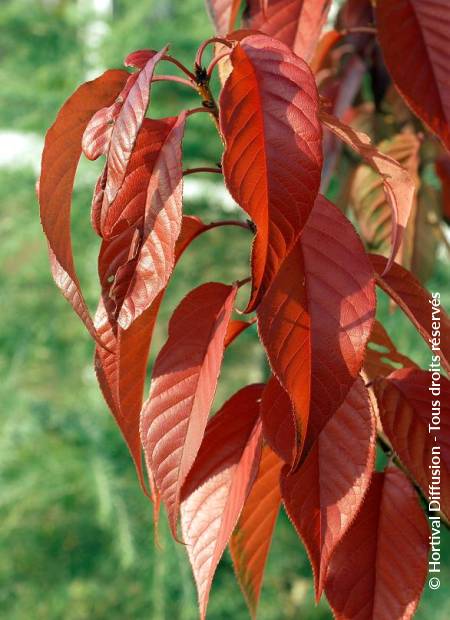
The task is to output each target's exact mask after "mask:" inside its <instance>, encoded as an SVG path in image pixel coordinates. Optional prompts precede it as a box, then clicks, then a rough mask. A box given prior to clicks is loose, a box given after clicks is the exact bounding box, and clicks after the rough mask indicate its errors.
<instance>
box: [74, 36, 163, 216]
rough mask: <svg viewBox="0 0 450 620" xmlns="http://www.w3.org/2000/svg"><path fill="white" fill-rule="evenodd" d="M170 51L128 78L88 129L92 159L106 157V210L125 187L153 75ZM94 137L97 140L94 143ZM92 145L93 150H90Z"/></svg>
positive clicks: (85, 140)
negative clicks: (120, 90) (121, 89)
mask: <svg viewBox="0 0 450 620" xmlns="http://www.w3.org/2000/svg"><path fill="white" fill-rule="evenodd" d="M166 50H167V48H163V49H162V50H161V51H160V52H158V53H157V54H155V55H154V56H151V57H150V58H149V60H148V61H147V63H146V64H145V65H144V67H143V68H142V69H141V70H140V71H138V72H136V73H133V74H131V75H129V77H128V81H127V84H126V86H125V87H124V89H123V91H122V92H121V93H120V96H119V97H118V98H117V100H116V101H115V102H114V103H113V104H112V105H111V106H109V108H105V109H103V110H99V112H97V114H96V116H95V117H94V118H93V119H92V121H91V123H90V125H89V126H88V127H87V129H86V133H85V136H84V138H83V144H84V145H86V154H87V156H89V158H90V159H96V158H97V157H99V156H100V155H106V158H107V160H106V184H105V189H104V195H103V205H104V208H105V209H106V208H107V206H109V205H110V204H111V203H112V201H113V200H114V199H115V197H116V196H117V192H118V191H119V189H120V188H121V186H122V183H123V180H124V178H125V174H126V169H127V165H128V162H129V160H130V157H131V154H132V152H133V149H134V145H135V142H136V138H137V135H138V133H139V130H140V128H141V125H142V123H143V120H144V117H145V113H146V112H147V108H148V104H149V102H150V84H151V81H152V77H153V72H154V70H155V67H156V65H157V63H158V62H159V61H160V60H161V57H162V56H163V55H164V54H165V53H166ZM94 137H95V139H94ZM89 142H91V143H92V144H93V145H94V146H93V147H92V146H89Z"/></svg>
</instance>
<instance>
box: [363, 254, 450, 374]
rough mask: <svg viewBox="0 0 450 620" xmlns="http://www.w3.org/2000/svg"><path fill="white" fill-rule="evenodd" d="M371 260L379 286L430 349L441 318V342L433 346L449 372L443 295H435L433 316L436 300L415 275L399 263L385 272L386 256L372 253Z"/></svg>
mask: <svg viewBox="0 0 450 620" xmlns="http://www.w3.org/2000/svg"><path fill="white" fill-rule="evenodd" d="M370 260H371V262H372V266H373V268H374V270H375V277H376V282H377V284H378V286H379V287H380V288H382V289H383V291H384V292H385V293H387V295H389V297H391V298H392V299H393V300H394V301H395V303H396V304H397V305H398V306H399V307H400V308H401V309H402V310H403V312H404V313H405V314H406V316H407V317H408V319H409V320H410V321H411V323H412V324H413V325H414V327H415V328H416V329H417V331H418V332H419V334H420V335H421V336H422V338H423V339H424V340H425V343H426V344H427V345H428V346H429V347H430V348H431V347H432V346H433V342H432V338H433V321H434V320H435V319H436V318H437V317H439V318H440V342H437V341H436V342H435V343H434V344H435V345H436V346H435V348H434V351H435V352H436V353H437V354H439V355H440V356H441V365H442V367H443V368H445V370H446V371H447V373H450V319H449V317H448V315H447V314H446V312H445V310H444V308H443V307H442V305H440V296H439V298H438V297H437V296H436V300H437V301H436V302H435V304H436V305H437V308H434V316H433V303H432V302H433V298H432V296H431V295H430V293H429V292H428V291H427V290H426V289H425V288H423V286H422V285H421V284H420V283H419V282H418V281H417V280H416V278H415V277H414V276H413V275H412V273H410V272H409V271H407V270H406V269H404V268H403V267H401V266H400V265H398V264H397V263H394V264H393V265H392V267H391V269H390V270H389V272H388V273H385V271H386V264H387V260H386V259H385V258H384V256H378V255H377V254H371V255H370ZM383 274H384V275H383ZM438 301H439V304H438Z"/></svg>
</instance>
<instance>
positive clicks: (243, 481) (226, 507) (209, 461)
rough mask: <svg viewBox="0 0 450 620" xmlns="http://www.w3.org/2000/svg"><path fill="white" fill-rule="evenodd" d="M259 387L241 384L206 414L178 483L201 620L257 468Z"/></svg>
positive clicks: (259, 447)
mask: <svg viewBox="0 0 450 620" xmlns="http://www.w3.org/2000/svg"><path fill="white" fill-rule="evenodd" d="M261 391H262V386H261V385H249V386H247V387H245V388H243V389H241V390H240V391H239V392H237V393H236V394H235V395H234V396H232V397H231V398H230V400H228V401H227V402H226V403H225V404H224V406H223V407H222V409H221V410H220V411H219V412H218V413H217V414H216V415H215V416H214V417H213V418H212V419H211V421H210V422H209V423H208V426H207V429H206V432H205V437H204V439H203V442H202V445H201V448H200V451H199V453H198V456H197V459H196V461H195V464H194V466H193V468H192V470H191V472H190V474H189V476H188V478H187V480H186V483H185V485H184V488H183V496H182V504H181V527H182V533H183V541H184V543H185V544H186V547H187V552H188V555H189V559H190V562H191V565H192V570H193V572H194V578H195V582H196V584H197V592H198V598H199V605H200V617H201V618H202V619H203V618H205V616H206V607H207V604H208V597H209V590H210V588H211V583H212V579H213V576H214V573H215V570H216V568H217V564H218V563H219V561H220V558H221V557H222V554H223V552H224V551H225V548H226V546H227V544H228V540H229V538H230V536H231V534H232V532H233V529H234V527H235V525H236V522H237V520H238V519H239V515H240V513H241V510H242V508H243V506H244V503H245V500H246V498H247V496H248V494H249V492H250V489H251V487H252V484H253V481H254V479H255V477H256V475H257V473H258V465H259V460H260V455H261V424H260V422H259V419H258V415H259V403H260V398H261Z"/></svg>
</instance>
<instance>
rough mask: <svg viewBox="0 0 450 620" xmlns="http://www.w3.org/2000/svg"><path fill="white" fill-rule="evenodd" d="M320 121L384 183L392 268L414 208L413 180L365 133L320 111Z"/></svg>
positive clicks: (388, 266) (389, 264)
mask: <svg viewBox="0 0 450 620" xmlns="http://www.w3.org/2000/svg"><path fill="white" fill-rule="evenodd" d="M320 118H321V120H322V122H323V124H324V126H325V127H327V128H328V129H329V130H330V131H332V132H333V133H334V134H336V135H337V136H338V137H339V138H340V139H341V140H342V141H343V142H345V143H346V144H347V145H348V146H350V147H351V148H352V149H353V150H355V151H356V152H357V153H358V154H359V155H360V156H361V157H362V158H363V159H364V160H365V161H366V162H367V163H368V164H369V165H370V166H372V168H373V169H374V170H375V171H376V172H377V173H378V174H379V175H380V176H381V178H382V180H383V188H384V193H385V196H386V201H387V202H388V204H389V205H390V207H391V210H392V228H391V231H392V232H391V246H392V248H391V254H390V258H389V262H388V265H387V269H389V268H390V266H391V264H392V262H393V260H394V258H395V256H396V255H397V252H398V250H399V248H400V245H401V242H402V238H403V234H404V230H405V228H406V225H407V223H408V219H409V215H410V213H411V209H412V207H413V200H414V194H415V185H414V181H413V179H412V178H411V177H410V175H409V174H408V172H407V171H406V170H405V169H404V168H403V167H402V166H401V165H400V164H399V163H398V162H397V161H395V159H392V157H389V156H388V155H386V154H384V153H381V152H380V151H379V150H378V149H376V148H375V147H374V146H373V145H372V144H371V142H370V138H369V136H367V135H366V134H365V133H362V132H359V131H355V130H354V129H352V128H351V127H349V126H348V125H345V124H344V123H341V121H339V120H338V119H337V118H336V117H334V116H332V115H330V114H327V113H326V112H324V111H322V112H321V117H320Z"/></svg>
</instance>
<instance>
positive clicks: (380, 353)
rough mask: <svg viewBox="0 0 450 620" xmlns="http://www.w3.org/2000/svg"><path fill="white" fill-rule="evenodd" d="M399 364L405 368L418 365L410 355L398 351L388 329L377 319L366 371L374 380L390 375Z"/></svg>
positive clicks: (366, 356)
mask: <svg viewBox="0 0 450 620" xmlns="http://www.w3.org/2000/svg"><path fill="white" fill-rule="evenodd" d="M398 365H400V366H403V367H404V368H415V367H416V364H415V363H414V362H413V361H412V360H411V359H409V357H406V355H403V354H402V353H400V352H399V351H397V348H396V346H395V345H394V343H393V342H392V340H391V339H390V337H389V334H388V333H387V331H386V330H385V329H384V327H383V326H382V325H381V323H380V322H379V321H375V322H374V324H373V327H372V332H371V334H370V339H369V342H368V343H367V349H366V355H365V358H364V372H365V373H366V375H367V376H368V377H369V379H372V380H373V379H376V378H377V377H384V376H386V375H389V374H390V373H391V372H393V371H394V370H395V369H396V368H397V367H398Z"/></svg>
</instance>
